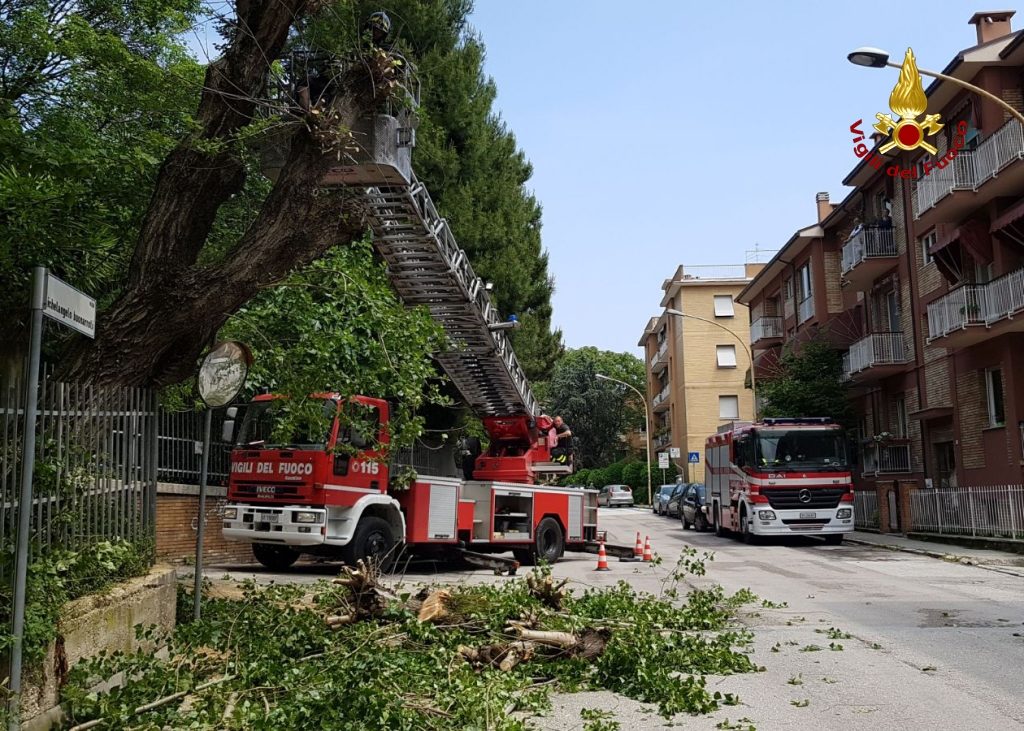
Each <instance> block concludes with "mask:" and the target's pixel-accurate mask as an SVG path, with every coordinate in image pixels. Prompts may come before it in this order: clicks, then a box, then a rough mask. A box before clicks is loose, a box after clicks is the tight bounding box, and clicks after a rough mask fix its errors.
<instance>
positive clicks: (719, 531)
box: [715, 505, 729, 538]
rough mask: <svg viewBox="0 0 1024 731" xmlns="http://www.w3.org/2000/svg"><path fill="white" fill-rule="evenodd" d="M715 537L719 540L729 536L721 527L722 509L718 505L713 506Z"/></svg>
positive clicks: (724, 528)
mask: <svg viewBox="0 0 1024 731" xmlns="http://www.w3.org/2000/svg"><path fill="white" fill-rule="evenodd" d="M715 535H716V536H718V537H719V538H724V537H725V536H727V535H729V531H728V530H727V529H726V527H725V526H724V525H722V508H721V506H719V505H716V506H715Z"/></svg>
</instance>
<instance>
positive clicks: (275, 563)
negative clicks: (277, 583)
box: [252, 543, 301, 571]
mask: <svg viewBox="0 0 1024 731" xmlns="http://www.w3.org/2000/svg"><path fill="white" fill-rule="evenodd" d="M252 555H253V558H255V559H256V560H257V561H259V562H260V563H261V564H263V565H264V566H266V567H267V568H268V569H272V570H273V571H284V570H285V569H286V568H289V567H290V566H291V565H292V564H293V563H295V562H296V561H298V560H299V556H300V555H301V554H300V553H299V552H298V551H295V550H293V549H291V548H288V546H275V545H272V544H270V543H253V544H252Z"/></svg>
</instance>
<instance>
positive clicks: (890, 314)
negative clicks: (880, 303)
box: [885, 289, 903, 333]
mask: <svg viewBox="0 0 1024 731" xmlns="http://www.w3.org/2000/svg"><path fill="white" fill-rule="evenodd" d="M885 316H886V317H885V320H886V324H887V325H888V326H889V332H892V333H896V332H900V331H901V330H902V329H903V328H902V327H900V295H899V292H897V291H896V290H895V289H890V290H889V291H888V292H886V293H885Z"/></svg>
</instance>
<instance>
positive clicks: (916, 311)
mask: <svg viewBox="0 0 1024 731" xmlns="http://www.w3.org/2000/svg"><path fill="white" fill-rule="evenodd" d="M906 157H907V156H906V155H904V158H906ZM901 193H902V195H903V223H904V227H905V229H906V234H907V242H906V244H907V245H906V247H905V249H906V250H905V251H904V252H903V253H904V255H905V257H906V260H907V281H908V282H909V284H910V317H911V327H910V332H911V336H912V337H913V338H914V377H915V380H916V381H917V408H918V410H919V411H921V410H924V409H925V407H926V401H927V398H928V394H927V393H926V391H925V388H924V384H923V383H922V376H921V371H922V369H923V368H924V333H922V332H921V312H920V307H921V302H920V294H921V291H920V288H919V287H918V281H917V267H916V264H917V257H916V253H915V252H916V250H917V247H916V245H915V242H916V241H917V231H916V230H915V228H914V221H913V218H914V206H913V200H912V199H911V194H910V184H909V183H908V184H907V185H905V186H903V189H902V191H901ZM920 424H921V454H922V457H923V459H922V465H921V467H922V469H923V470H924V474H928V459H927V457H928V452H927V449H926V448H925V445H926V444H927V440H926V438H925V437H926V434H927V431H928V426H927V424H926V423H925V422H924V421H921V422H920ZM908 428H909V424H908ZM911 469H913V464H911Z"/></svg>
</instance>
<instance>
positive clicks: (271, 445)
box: [236, 399, 338, 449]
mask: <svg viewBox="0 0 1024 731" xmlns="http://www.w3.org/2000/svg"><path fill="white" fill-rule="evenodd" d="M283 407H284V401H283V399H275V400H273V401H257V402H254V403H252V404H249V408H247V409H246V411H245V418H244V419H243V420H242V428H241V429H239V430H238V444H237V445H236V446H239V447H258V448H260V449H285V448H287V449H325V448H326V447H327V442H328V439H329V438H330V434H331V426H332V424H333V420H334V415H335V414H336V413H337V410H338V405H337V402H335V401H332V400H325V401H324V403H323V408H322V410H320V411H316V412H311V413H308V414H305V413H300V414H295V415H291V418H289V415H287V414H286V413H285V410H284V408H283Z"/></svg>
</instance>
